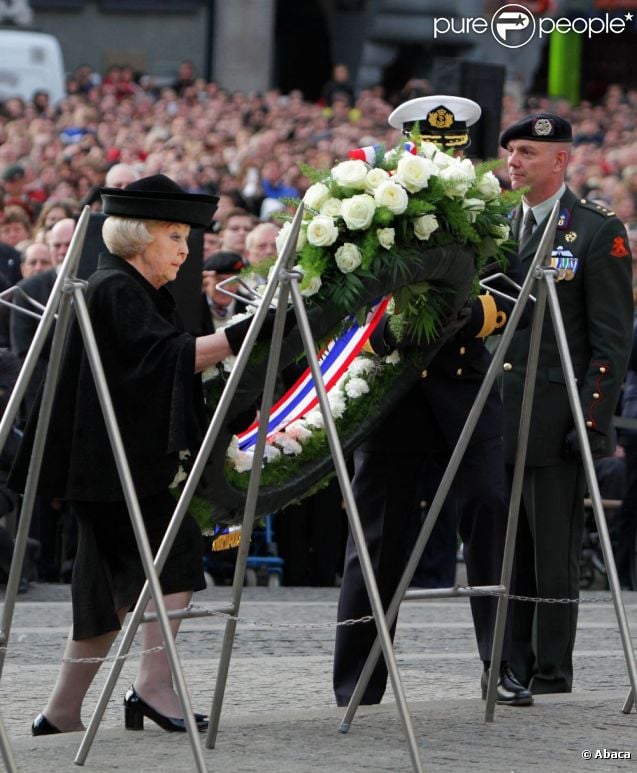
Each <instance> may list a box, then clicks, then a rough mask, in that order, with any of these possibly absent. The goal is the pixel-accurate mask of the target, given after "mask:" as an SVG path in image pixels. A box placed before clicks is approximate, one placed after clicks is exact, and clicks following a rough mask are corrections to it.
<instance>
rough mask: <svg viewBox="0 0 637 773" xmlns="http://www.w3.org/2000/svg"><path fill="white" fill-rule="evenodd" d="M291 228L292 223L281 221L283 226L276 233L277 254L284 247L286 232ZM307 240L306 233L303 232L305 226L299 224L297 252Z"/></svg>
mask: <svg viewBox="0 0 637 773" xmlns="http://www.w3.org/2000/svg"><path fill="white" fill-rule="evenodd" d="M291 228H292V223H290V222H289V221H287V222H285V223H283V227H282V228H281V230H280V231H279V233H278V234H277V235H276V240H275V241H276V251H277V255H280V254H281V253H282V252H283V248H284V247H285V242H286V241H287V238H288V234H289V233H290V229H291ZM306 241H307V238H306V234H305V228H304V227H303V226H301V229H300V230H299V235H298V238H297V240H296V252H299V251H300V250H302V249H303V247H304V246H305V243H306Z"/></svg>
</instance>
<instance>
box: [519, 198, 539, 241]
mask: <svg viewBox="0 0 637 773" xmlns="http://www.w3.org/2000/svg"><path fill="white" fill-rule="evenodd" d="M534 225H535V216H534V215H533V210H532V209H531V208H530V207H529V208H528V209H527V210H526V215H525V216H524V222H523V223H522V230H521V231H520V236H519V238H518V251H519V250H521V249H522V247H523V246H524V245H525V244H526V242H527V241H528V240H529V237H530V236H531V234H532V233H533V226H534Z"/></svg>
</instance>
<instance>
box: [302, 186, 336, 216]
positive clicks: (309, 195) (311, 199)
mask: <svg viewBox="0 0 637 773" xmlns="http://www.w3.org/2000/svg"><path fill="white" fill-rule="evenodd" d="M329 195H330V191H329V188H328V187H327V185H324V184H323V183H314V185H310V187H309V188H308V189H307V190H306V191H305V195H304V196H303V203H304V204H305V206H306V207H309V208H310V209H317V210H318V209H320V208H321V205H322V204H323V202H324V201H325V200H326V199H327V198H329Z"/></svg>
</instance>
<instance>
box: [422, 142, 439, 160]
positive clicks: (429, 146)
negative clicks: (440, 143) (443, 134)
mask: <svg viewBox="0 0 637 773" xmlns="http://www.w3.org/2000/svg"><path fill="white" fill-rule="evenodd" d="M439 152H440V151H439V150H438V147H437V146H436V145H434V143H433V142H421V143H420V151H419V153H420V155H421V156H424V157H425V158H428V159H429V160H430V161H433V158H434V156H435V155H436V153H439Z"/></svg>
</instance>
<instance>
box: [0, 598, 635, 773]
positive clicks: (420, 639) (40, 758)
mask: <svg viewBox="0 0 637 773" xmlns="http://www.w3.org/2000/svg"><path fill="white" fill-rule="evenodd" d="M337 596H338V590H337V589H336V588H325V589H310V588H279V589H268V588H247V589H245V592H244V594H243V600H242V605H241V614H240V617H241V618H242V620H243V621H242V622H240V623H239V625H238V631H237V637H236V640H235V648H234V652H233V657H232V662H231V667H230V672H229V677H228V686H227V690H226V695H225V700H224V704H223V712H222V717H221V728H220V732H219V736H218V739H217V745H216V748H215V749H210V750H209V749H205V748H204V750H203V753H204V758H205V760H206V765H207V768H208V770H209V771H211V772H212V771H224V773H226V772H227V771H237V772H238V773H250V772H251V771H260V772H262V771H266V770H268V769H276V770H277V771H280V772H281V773H284V772H287V771H290V772H291V773H305V771H307V772H308V773H309V771H313V772H317V773H322V772H323V771H325V772H327V771H330V772H331V773H332V772H333V771H339V773H357V772H358V771H370V772H374V773H375V772H377V771H378V772H380V771H392V772H397V771H410V770H412V765H411V762H410V758H409V753H408V748H407V744H406V742H405V739H404V736H403V732H402V725H401V723H400V719H399V716H398V713H397V711H396V706H395V703H394V698H393V694H392V692H391V690H390V691H389V692H388V694H387V695H386V697H385V699H384V701H383V703H382V704H381V705H380V706H374V707H366V708H365V707H364V708H362V709H360V711H359V712H358V714H357V715H356V717H355V719H354V723H353V724H352V728H351V730H350V732H349V733H348V734H346V735H345V734H342V733H339V732H338V724H339V721H340V719H341V717H342V715H343V710H342V709H337V708H335V707H334V703H333V696H332V692H331V660H332V653H333V642H334V619H335V615H336V600H337ZM229 598H230V589H229V588H218V587H214V588H209V589H207V590H206V591H203V592H202V593H200V594H197V597H196V603H197V605H199V606H204V607H209V608H213V607H214V605H215V604H216V603H218V602H223V601H227V600H229ZM582 598H583V600H584V601H585V602H591V603H583V604H581V606H580V617H579V628H578V637H577V642H576V648H575V668H576V674H575V689H574V692H573V693H572V694H570V695H554V696H539V697H537V698H536V701H535V705H534V706H532V707H527V708H509V707H496V714H495V721H494V722H493V723H485V722H484V703H483V702H482V701H481V700H480V696H479V676H480V663H479V661H478V659H477V654H476V648H475V641H474V637H473V628H472V623H471V615H470V612H469V604H468V601H467V600H466V599H445V600H430V601H427V602H421V603H416V602H413V603H408V604H405V605H403V608H402V610H401V615H400V622H399V627H398V633H397V637H396V654H397V657H398V662H399V666H400V670H401V676H402V679H403V683H404V686H405V690H406V693H407V698H408V701H409V706H410V711H411V715H412V718H413V722H414V727H415V733H416V738H417V739H418V745H419V750H420V754H421V759H422V763H423V767H424V769H425V770H426V771H441V770H444V771H445V773H447V772H449V773H453V772H454V771H479V772H480V773H487V771H488V772H489V773H510V772H515V773H522V772H523V771H556V772H557V771H560V773H561V772H562V771H577V773H580V772H581V771H589V770H590V771H595V773H599V772H601V771H616V770H634V769H635V764H636V761H637V713H635V712H633V713H632V714H624V713H622V711H621V708H622V706H623V704H624V701H625V699H626V697H627V695H628V691H629V687H630V682H629V678H628V672H627V668H626V662H625V658H624V654H623V650H622V646H621V640H620V637H619V633H618V627H617V621H616V617H615V612H614V609H613V604H612V600H611V598H610V594H609V593H608V592H604V591H584V592H583V593H582ZM623 599H624V603H625V607H626V612H627V615H628V620H629V623H630V626H631V632H632V635H633V637H634V638H635V639H637V593H634V592H633V593H624V594H623ZM70 612H71V610H70V603H69V588H68V586H60V585H57V586H54V585H33V586H32V588H31V590H30V591H29V593H27V594H25V595H24V596H20V597H19V600H18V604H17V606H16V610H15V616H14V620H13V626H12V630H11V636H10V640H9V646H8V651H7V656H6V660H5V665H4V671H3V674H2V679H1V680H0V712H1V714H2V718H3V722H4V724H5V728H6V732H7V734H8V737H9V741H10V746H11V749H12V750H13V754H14V756H15V758H16V761H17V766H18V770H19V771H21V773H44V772H45V771H46V773H66V772H67V771H77V770H78V769H79V768H78V766H77V765H75V764H74V762H73V760H74V757H75V755H76V753H77V750H78V747H79V744H80V741H81V739H82V735H81V734H78V733H69V734H65V735H61V736H50V737H45V738H37V739H34V738H32V737H31V736H30V723H31V721H32V719H33V717H34V716H35V715H36V714H37V713H38V711H40V710H41V709H42V707H43V706H44V704H45V702H46V698H47V696H48V693H49V692H50V690H51V687H52V685H53V682H54V679H55V675H56V673H57V669H58V665H59V660H60V657H61V654H62V651H63V648H64V643H65V639H66V635H67V632H68V628H69V624H70ZM223 630H224V623H223V622H222V621H221V620H219V619H217V618H214V617H213V618H211V617H206V618H198V619H193V620H188V621H185V622H184V624H183V628H182V631H181V633H180V636H179V639H178V649H179V654H180V658H181V660H182V663H183V666H184V671H185V675H186V680H187V682H188V685H189V689H190V692H191V696H192V700H193V705H194V706H196V707H197V709H198V710H208V709H209V706H210V702H211V700H212V691H213V687H214V680H215V676H216V668H217V657H218V653H219V650H220V646H221V640H222V637H223ZM138 650H139V647H138V645H137V643H136V644H135V645H134V647H133V652H135V651H138ZM134 672H135V658H134V657H133V658H132V659H131V662H127V663H126V664H125V665H124V668H123V672H122V675H121V677H120V681H119V682H118V685H117V688H116V690H115V692H114V695H113V697H112V698H111V700H110V703H109V705H108V707H107V710H106V713H105V715H104V719H103V721H102V724H101V726H100V728H99V731H98V733H97V737H96V739H95V741H94V743H93V745H92V748H91V750H90V753H89V755H88V758H87V760H86V763H85V765H84V769H86V770H87V771H118V770H119V771H121V770H135V771H136V773H146V771H148V772H150V771H152V772H153V773H163V771H170V773H181V772H182V771H191V770H194V769H195V765H194V761H193V755H192V749H191V747H190V744H189V740H188V738H187V737H186V736H184V735H181V734H180V735H173V734H168V733H164V732H163V731H161V730H160V729H159V728H158V727H157V726H156V725H154V724H153V723H152V722H148V721H147V723H146V729H145V731H144V732H143V733H131V732H127V731H125V730H124V727H123V710H122V705H121V702H122V697H123V693H124V691H125V689H126V687H127V685H128V684H129V683H130V682H131V681H132V678H133V675H134ZM106 675H107V669H106V668H103V669H102V671H101V672H100V674H99V675H98V678H97V680H96V683H95V685H94V686H93V688H92V689H91V691H90V692H89V695H88V697H87V701H86V704H85V717H84V719H85V721H88V719H89V718H90V712H91V710H92V707H93V706H94V704H95V701H96V699H97V696H98V694H99V690H100V689H101V686H102V684H103V682H104V680H105V678H106ZM202 741H203V739H202ZM586 751H590V752H591V754H592V755H593V759H591V760H590V761H589V760H586V759H584V758H583V754H584V753H585V752H586ZM617 753H621V754H625V753H628V754H630V755H631V757H632V759H622V758H617Z"/></svg>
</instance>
